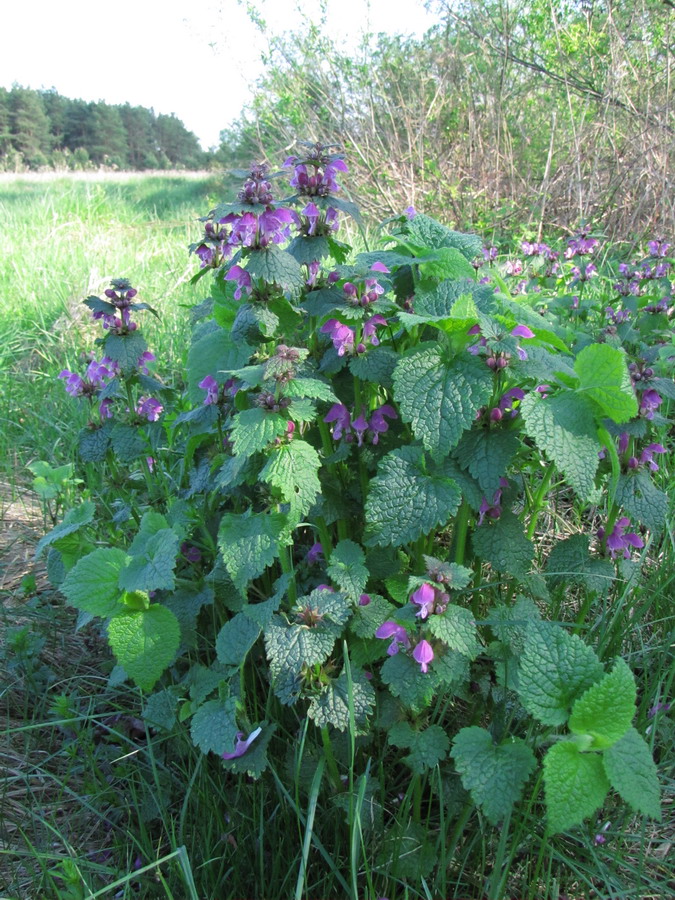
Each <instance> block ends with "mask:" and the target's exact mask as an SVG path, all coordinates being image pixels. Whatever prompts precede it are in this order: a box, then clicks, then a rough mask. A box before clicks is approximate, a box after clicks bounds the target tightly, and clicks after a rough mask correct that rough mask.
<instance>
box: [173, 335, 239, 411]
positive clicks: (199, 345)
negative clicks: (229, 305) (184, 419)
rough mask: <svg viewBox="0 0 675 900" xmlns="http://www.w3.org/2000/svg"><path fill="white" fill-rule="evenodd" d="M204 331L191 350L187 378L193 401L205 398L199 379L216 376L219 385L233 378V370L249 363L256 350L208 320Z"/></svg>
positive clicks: (198, 401)
mask: <svg viewBox="0 0 675 900" xmlns="http://www.w3.org/2000/svg"><path fill="white" fill-rule="evenodd" d="M208 325H209V327H208V329H207V330H206V331H205V332H199V335H200V336H199V337H198V339H197V340H195V341H193V343H192V344H191V345H190V350H189V351H188V360H187V380H188V389H189V397H190V400H191V401H192V402H193V403H202V402H203V401H204V396H205V394H204V391H203V390H202V389H201V388H200V387H199V382H200V381H202V380H203V379H204V378H206V376H207V375H211V376H213V378H215V379H216V381H217V382H218V384H224V383H225V382H226V381H227V380H228V378H229V377H230V376H229V375H228V374H226V373H227V371H228V370H231V369H240V368H241V367H242V366H245V365H246V363H247V362H248V360H249V358H250V356H251V353H252V352H253V349H252V347H250V346H249V345H248V344H247V343H246V342H245V341H242V340H238V341H235V340H234V338H233V337H232V335H231V334H230V332H229V331H226V330H225V329H223V328H220V327H218V326H217V325H216V324H215V322H209V323H208Z"/></svg>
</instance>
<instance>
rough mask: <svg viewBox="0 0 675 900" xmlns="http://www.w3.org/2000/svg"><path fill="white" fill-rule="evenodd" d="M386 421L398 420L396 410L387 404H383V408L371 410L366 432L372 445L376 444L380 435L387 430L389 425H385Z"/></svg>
mask: <svg viewBox="0 0 675 900" xmlns="http://www.w3.org/2000/svg"><path fill="white" fill-rule="evenodd" d="M386 419H398V415H397V413H396V410H395V409H394V407H393V406H390V405H389V404H388V403H385V404H384V405H383V406H379V407H378V408H377V409H375V410H373V412H372V413H371V415H370V422H369V423H368V431H369V432H370V433H371V435H372V439H373V444H377V443H378V442H379V440H380V435H381V434H384V433H385V431H388V430H389V425H388V424H387V422H386Z"/></svg>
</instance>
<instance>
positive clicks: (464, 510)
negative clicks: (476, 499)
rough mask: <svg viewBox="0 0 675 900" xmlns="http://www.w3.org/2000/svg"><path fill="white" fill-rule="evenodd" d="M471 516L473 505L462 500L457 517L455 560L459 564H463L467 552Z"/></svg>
mask: <svg viewBox="0 0 675 900" xmlns="http://www.w3.org/2000/svg"><path fill="white" fill-rule="evenodd" d="M470 516H471V507H470V506H469V504H468V503H467V502H466V500H462V505H461V506H460V507H459V511H458V512H457V516H456V518H455V562H456V563H457V565H458V566H461V565H463V563H464V557H465V554H466V539H467V536H468V534H469V519H470Z"/></svg>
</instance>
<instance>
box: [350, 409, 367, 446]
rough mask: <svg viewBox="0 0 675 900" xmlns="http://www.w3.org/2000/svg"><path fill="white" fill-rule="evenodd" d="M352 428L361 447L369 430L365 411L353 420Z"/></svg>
mask: <svg viewBox="0 0 675 900" xmlns="http://www.w3.org/2000/svg"><path fill="white" fill-rule="evenodd" d="M352 428H353V429H354V431H355V432H356V439H357V442H358V445H359V447H361V446H362V444H363V436H364V434H365V433H366V431H368V421H367V420H366V418H365V416H364V415H363V413H361V415H360V416H358V418H356V419H354V421H353V422H352Z"/></svg>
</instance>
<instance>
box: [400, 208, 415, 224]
mask: <svg viewBox="0 0 675 900" xmlns="http://www.w3.org/2000/svg"><path fill="white" fill-rule="evenodd" d="M403 215H404V216H405V217H406V219H407V220H408V221H411V220H412V219H414V218H415V216H416V215H417V212H416V210H415V207H414V206H406V208H405V209H404V210H403Z"/></svg>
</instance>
